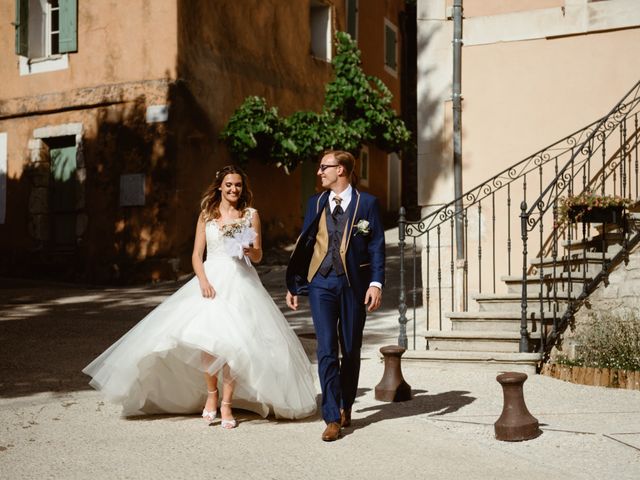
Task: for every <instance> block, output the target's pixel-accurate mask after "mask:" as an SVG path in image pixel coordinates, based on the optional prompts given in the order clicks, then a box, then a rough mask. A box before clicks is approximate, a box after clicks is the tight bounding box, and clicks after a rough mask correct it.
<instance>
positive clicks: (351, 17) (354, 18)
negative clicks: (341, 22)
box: [345, 0, 358, 41]
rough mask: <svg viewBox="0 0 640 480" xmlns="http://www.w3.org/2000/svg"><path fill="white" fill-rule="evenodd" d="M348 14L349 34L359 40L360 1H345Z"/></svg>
mask: <svg viewBox="0 0 640 480" xmlns="http://www.w3.org/2000/svg"><path fill="white" fill-rule="evenodd" d="M345 4H346V5H345V10H346V12H347V33H348V34H349V35H351V38H353V39H354V40H356V41H357V40H358V0H345Z"/></svg>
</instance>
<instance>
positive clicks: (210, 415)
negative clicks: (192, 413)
mask: <svg viewBox="0 0 640 480" xmlns="http://www.w3.org/2000/svg"><path fill="white" fill-rule="evenodd" d="M207 393H208V394H209V395H212V394H214V393H218V390H214V391H212V392H211V391H209V390H207ZM217 403H218V402H216V404H217ZM217 416H218V405H214V406H213V410H211V411H209V410H207V409H206V408H204V409H202V418H204V419H205V420H206V421H207V422H209V425H211V424H212V423H213V421H214V420H215V419H216V417H217Z"/></svg>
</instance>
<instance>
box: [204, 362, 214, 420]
mask: <svg viewBox="0 0 640 480" xmlns="http://www.w3.org/2000/svg"><path fill="white" fill-rule="evenodd" d="M214 360H215V357H213V356H212V355H209V354H208V353H206V352H202V355H201V361H202V367H203V368H204V369H208V367H209V365H211V363H212V362H213V361H214ZM204 381H205V383H206V384H207V401H206V403H205V404H204V411H203V412H202V416H203V417H205V416H206V418H205V419H206V420H213V419H214V418H215V414H216V411H217V410H218V375H210V374H209V373H207V372H205V373H204Z"/></svg>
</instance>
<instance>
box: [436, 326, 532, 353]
mask: <svg viewBox="0 0 640 480" xmlns="http://www.w3.org/2000/svg"><path fill="white" fill-rule="evenodd" d="M424 337H425V339H426V341H427V348H428V349H429V350H446V351H471V352H510V353H517V352H518V350H519V344H520V333H519V332H498V331H483V332H478V331H470V330H455V331H453V330H452V331H440V330H429V331H427V333H426V334H425V336H424ZM539 339H540V333H538V332H529V346H530V347H531V348H533V347H534V346H535V345H537V343H539V342H538V341H539Z"/></svg>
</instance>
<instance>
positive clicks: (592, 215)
mask: <svg viewBox="0 0 640 480" xmlns="http://www.w3.org/2000/svg"><path fill="white" fill-rule="evenodd" d="M632 203H633V201H632V200H631V199H630V198H626V197H621V196H620V195H602V194H599V193H595V192H592V191H591V190H585V191H584V192H582V193H581V194H579V195H570V196H568V197H565V198H562V199H560V209H559V220H560V222H564V221H570V222H584V223H615V224H618V225H621V224H622V221H623V218H624V217H623V216H624V210H625V209H627V208H629V206H630V205H631V204H632Z"/></svg>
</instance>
